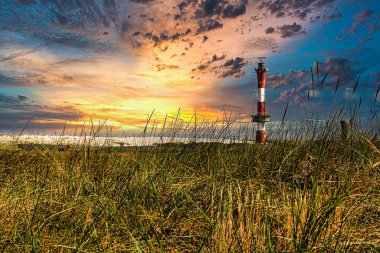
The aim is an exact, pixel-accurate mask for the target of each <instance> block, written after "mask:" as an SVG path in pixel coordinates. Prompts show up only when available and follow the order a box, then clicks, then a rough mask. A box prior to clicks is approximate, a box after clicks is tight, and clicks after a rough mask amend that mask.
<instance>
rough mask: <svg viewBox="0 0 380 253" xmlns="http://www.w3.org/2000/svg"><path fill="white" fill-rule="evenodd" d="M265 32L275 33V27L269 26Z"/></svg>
mask: <svg viewBox="0 0 380 253" xmlns="http://www.w3.org/2000/svg"><path fill="white" fill-rule="evenodd" d="M265 33H266V34H270V33H274V27H268V28H267V29H265Z"/></svg>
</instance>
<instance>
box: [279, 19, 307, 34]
mask: <svg viewBox="0 0 380 253" xmlns="http://www.w3.org/2000/svg"><path fill="white" fill-rule="evenodd" d="M277 29H278V30H279V31H280V33H281V37H282V38H289V37H294V36H297V35H301V34H306V32H305V31H302V25H300V24H297V23H295V22H294V23H293V24H291V25H283V26H280V27H277Z"/></svg>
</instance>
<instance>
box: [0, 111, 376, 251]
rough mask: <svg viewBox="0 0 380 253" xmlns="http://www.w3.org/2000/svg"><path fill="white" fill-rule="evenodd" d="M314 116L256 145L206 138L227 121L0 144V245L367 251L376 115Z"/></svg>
mask: <svg viewBox="0 0 380 253" xmlns="http://www.w3.org/2000/svg"><path fill="white" fill-rule="evenodd" d="M315 124H316V123H313V122H311V123H310V122H309V123H303V125H301V126H300V127H298V128H297V131H298V132H297V133H299V136H300V138H295V137H294V136H293V137H291V138H290V137H289V138H288V137H287V134H286V131H281V135H282V136H277V138H274V137H272V140H271V141H269V142H268V143H267V144H265V145H261V144H256V143H253V142H252V141H248V140H247V141H242V142H240V143H235V142H234V141H232V138H230V140H231V143H220V142H218V138H220V136H221V135H219V134H220V131H224V132H228V128H229V127H232V124H225V125H224V127H222V128H218V130H215V131H214V132H212V131H211V133H210V132H209V136H212V137H213V139H212V140H213V141H210V142H203V141H199V140H197V139H196V138H194V139H193V141H192V142H190V143H188V144H181V143H169V144H162V145H151V146H140V147H137V146H136V147H133V146H129V147H127V146H123V147H112V146H110V145H107V144H104V145H102V146H94V145H91V143H92V142H91V141H93V140H94V139H96V134H97V133H98V132H97V131H94V132H93V133H92V134H93V139H91V138H90V139H87V141H86V142H84V143H77V144H76V145H72V146H71V147H70V149H60V148H59V147H58V146H48V145H36V146H35V147H34V148H29V149H25V148H24V149H23V148H22V147H21V148H20V146H17V143H16V141H15V142H13V143H8V144H1V145H2V146H1V149H0V251H1V252H50V251H51V252H120V251H121V252H128V251H131V252H342V251H347V252H365V251H366V252H378V251H379V250H380V220H379V218H380V208H379V206H380V205H379V204H380V195H379V193H380V171H379V165H380V148H379V147H380V142H379V140H378V139H377V136H378V133H379V125H378V124H377V123H376V124H372V127H371V128H370V129H368V128H366V130H362V129H361V128H360V127H359V124H356V123H353V129H352V133H351V134H350V135H349V136H347V138H345V139H343V140H342V138H341V132H340V124H339V117H331V120H329V121H327V122H325V123H324V124H323V125H322V126H320V127H318V129H317V128H316V126H315ZM181 127H183V126H178V127H176V125H172V126H171V127H170V128H167V130H166V132H164V134H165V136H175V135H176V134H178V133H179V132H180V130H181ZM215 129H217V128H215ZM284 129H286V126H284ZM246 130H247V129H246ZM196 131H198V134H200V132H201V130H200V129H199V127H198V130H197V129H190V128H189V129H187V133H195V135H194V136H196V134H197V133H196ZM207 131H210V129H208V130H207ZM248 131H251V130H249V129H248ZM182 134H183V132H182ZM188 136H192V134H189V135H188ZM301 136H302V137H301ZM306 137H307V138H306ZM189 138H191V137H189ZM210 138H211V137H210ZM227 139H228V138H227ZM210 140H211V139H210ZM225 140H226V139H224V141H225Z"/></svg>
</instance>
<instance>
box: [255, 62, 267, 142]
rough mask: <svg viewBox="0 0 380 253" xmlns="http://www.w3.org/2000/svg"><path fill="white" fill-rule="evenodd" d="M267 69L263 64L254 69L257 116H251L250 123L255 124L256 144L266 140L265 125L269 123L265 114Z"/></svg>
mask: <svg viewBox="0 0 380 253" xmlns="http://www.w3.org/2000/svg"><path fill="white" fill-rule="evenodd" d="M267 70H268V69H267V68H266V67H265V64H264V63H262V62H261V63H259V64H258V67H257V68H255V71H256V73H257V86H258V89H257V94H258V96H257V97H258V101H257V114H256V115H252V122H256V123H257V131H256V142H257V143H265V141H266V139H267V133H266V129H265V123H267V122H269V121H270V116H269V115H268V114H267V113H266V112H265V78H266V74H267Z"/></svg>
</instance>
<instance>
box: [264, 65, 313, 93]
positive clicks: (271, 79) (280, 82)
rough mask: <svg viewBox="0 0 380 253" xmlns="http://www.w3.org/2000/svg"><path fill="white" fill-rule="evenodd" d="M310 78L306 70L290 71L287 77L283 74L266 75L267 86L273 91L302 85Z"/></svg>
mask: <svg viewBox="0 0 380 253" xmlns="http://www.w3.org/2000/svg"><path fill="white" fill-rule="evenodd" d="M310 78H311V77H310V72H309V71H307V70H298V71H294V70H291V71H289V73H288V74H287V75H285V74H283V73H280V74H271V75H268V77H267V84H268V86H269V87H272V88H273V89H278V88H281V87H284V86H292V85H297V84H300V83H304V82H306V81H307V80H309V79H310Z"/></svg>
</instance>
